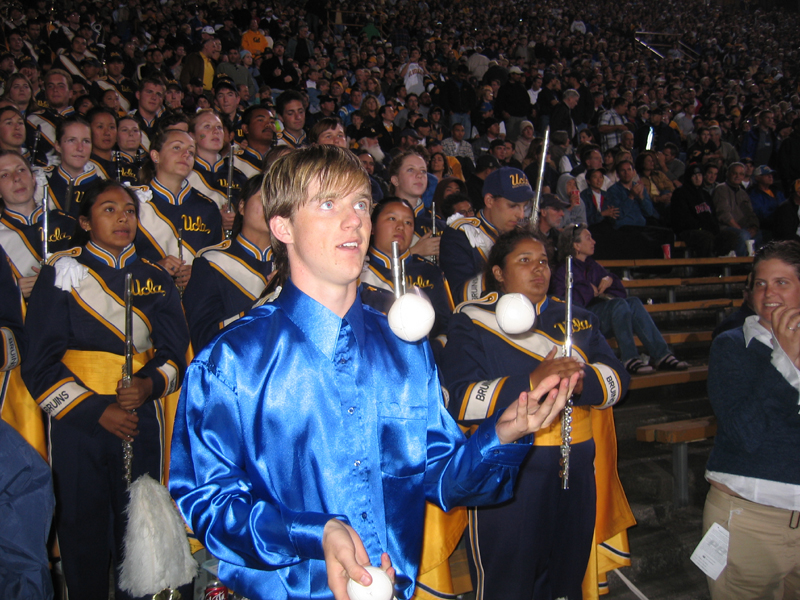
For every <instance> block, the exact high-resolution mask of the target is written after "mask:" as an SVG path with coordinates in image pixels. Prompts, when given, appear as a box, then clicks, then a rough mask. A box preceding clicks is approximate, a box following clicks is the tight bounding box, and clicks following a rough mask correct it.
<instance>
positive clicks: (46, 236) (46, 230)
mask: <svg viewBox="0 0 800 600" xmlns="http://www.w3.org/2000/svg"><path fill="white" fill-rule="evenodd" d="M42 193H43V196H42V263H41V264H42V266H44V265H45V264H47V259H48V258H49V257H50V253H49V252H48V250H47V243H48V242H49V241H50V215H49V211H48V210H47V184H46V183H45V184H44V186H42Z"/></svg>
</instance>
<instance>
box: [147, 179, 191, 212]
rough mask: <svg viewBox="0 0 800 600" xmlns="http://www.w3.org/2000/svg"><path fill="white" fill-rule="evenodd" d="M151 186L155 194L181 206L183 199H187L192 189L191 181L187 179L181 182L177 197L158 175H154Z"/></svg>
mask: <svg viewBox="0 0 800 600" xmlns="http://www.w3.org/2000/svg"><path fill="white" fill-rule="evenodd" d="M150 188H151V189H152V190H153V195H154V196H155V195H157V196H158V197H159V198H161V199H163V200H166V201H167V202H169V203H170V204H172V205H174V206H180V205H181V204H183V201H184V200H186V196H188V195H189V192H191V191H192V188H191V186H190V185H189V182H188V181H186V180H185V179H184V180H183V182H182V183H181V191H180V192H178V196H177V197H175V196H174V195H173V194H172V192H170V191H169V190H168V189H167V187H166V186H165V185H164V184H162V183H161V182H160V181H159V180H158V178H157V177H154V178H153V181H151V182H150Z"/></svg>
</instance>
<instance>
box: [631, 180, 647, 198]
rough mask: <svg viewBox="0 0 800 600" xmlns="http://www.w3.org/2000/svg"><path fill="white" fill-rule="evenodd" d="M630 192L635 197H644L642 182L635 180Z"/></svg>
mask: <svg viewBox="0 0 800 600" xmlns="http://www.w3.org/2000/svg"><path fill="white" fill-rule="evenodd" d="M631 192H632V193H633V195H634V196H635V197H636V198H639V199H641V198H644V184H643V183H642V182H641V181H637V182H636V183H634V184H633V187H632V188H631Z"/></svg>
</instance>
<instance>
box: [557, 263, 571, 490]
mask: <svg viewBox="0 0 800 600" xmlns="http://www.w3.org/2000/svg"><path fill="white" fill-rule="evenodd" d="M572 285H573V281H572V257H571V256H567V297H566V298H565V300H566V316H565V319H566V323H565V324H564V325H565V327H564V328H565V333H564V348H563V350H564V352H563V356H565V357H567V358H569V357H571V356H572ZM571 444H572V396H570V397H569V398H568V399H567V405H566V406H565V407H564V411H563V412H562V413H561V460H560V463H561V489H562V490H568V489H569V453H570V450H571Z"/></svg>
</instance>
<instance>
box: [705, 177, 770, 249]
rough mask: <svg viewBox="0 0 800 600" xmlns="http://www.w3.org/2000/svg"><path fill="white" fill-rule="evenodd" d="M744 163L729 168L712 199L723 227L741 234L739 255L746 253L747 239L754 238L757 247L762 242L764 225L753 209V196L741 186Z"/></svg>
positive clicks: (738, 247)
mask: <svg viewBox="0 0 800 600" xmlns="http://www.w3.org/2000/svg"><path fill="white" fill-rule="evenodd" d="M744 174H745V166H744V165H743V164H742V163H739V162H735V163H732V164H731V165H730V166H729V167H728V177H727V180H726V181H725V183H723V184H721V185H718V186H717V187H716V188H714V194H713V195H712V196H711V200H712V201H713V203H714V210H715V211H716V213H717V220H718V221H719V224H720V228H721V229H722V230H727V231H732V232H734V233H736V234H737V235H738V236H739V240H738V243H737V244H736V256H747V254H748V248H747V242H748V241H750V240H753V242H754V244H755V246H756V247H758V246H760V245H761V225H760V224H759V222H758V217H757V216H756V213H755V212H754V211H753V205H752V204H751V203H750V196H748V195H747V191H745V189H744V188H743V187H742V180H743V179H744Z"/></svg>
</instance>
